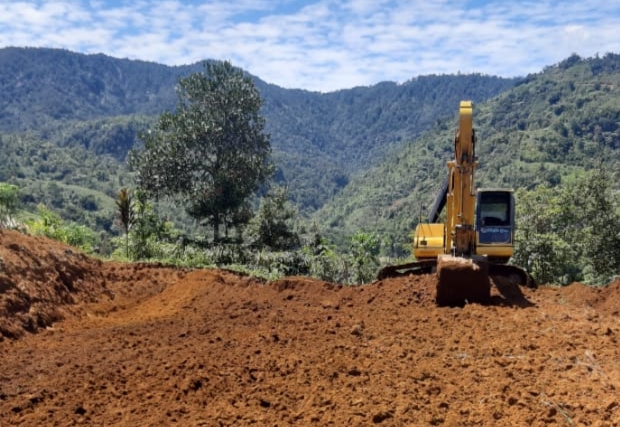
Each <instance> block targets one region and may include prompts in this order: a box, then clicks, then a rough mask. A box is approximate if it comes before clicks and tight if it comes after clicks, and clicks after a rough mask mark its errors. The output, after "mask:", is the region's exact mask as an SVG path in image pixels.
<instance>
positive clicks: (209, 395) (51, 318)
mask: <svg viewBox="0 0 620 427" xmlns="http://www.w3.org/2000/svg"><path fill="white" fill-rule="evenodd" d="M0 260H1V264H0V366H1V367H2V368H1V370H0V426H68V425H80V424H81V425H106V426H147V425H180V426H245V425H257V426H263V425H269V426H288V425H317V426H325V425H333V426H343V425H348V426H367V425H374V424H380V425H382V426H428V425H443V426H474V425H476V426H515V425H522V426H546V425H557V426H570V425H575V426H599V427H601V426H619V425H620V348H619V345H618V344H619V340H620V317H619V311H620V281H617V282H615V283H612V284H611V285H609V286H608V287H606V288H602V289H593V288H589V287H586V286H584V285H581V284H573V285H571V286H568V287H565V288H553V287H541V288H539V289H538V290H530V289H526V288H523V289H515V288H510V286H509V285H506V284H497V283H496V284H495V286H494V287H493V289H492V301H491V303H490V304H487V305H478V304H469V305H466V306H465V307H464V308H438V307H436V306H435V304H434V290H435V286H436V278H435V276H432V275H426V276H416V277H407V278H398V279H389V280H384V281H381V282H377V283H374V284H372V285H365V286H356V287H346V286H340V285H336V284H330V283H325V282H321V281H318V280H313V279H308V278H303V277H289V278H286V279H282V280H278V281H275V282H270V283H263V282H261V281H258V280H255V279H252V278H248V277H241V276H238V275H235V274H232V273H229V272H225V271H217V270H196V271H183V270H175V269H171V268H165V267H161V266H157V265H149V264H136V265H134V264H119V263H112V262H100V261H97V260H93V259H90V258H88V257H85V256H83V255H81V254H79V253H78V252H77V251H76V250H74V249H70V248H68V247H66V246H63V245H61V244H58V243H55V242H52V241H49V240H46V239H42V238H33V237H28V236H24V235H21V234H18V233H14V232H10V231H1V232H0Z"/></svg>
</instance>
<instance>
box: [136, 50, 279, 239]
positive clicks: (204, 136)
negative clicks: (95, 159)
mask: <svg viewBox="0 0 620 427" xmlns="http://www.w3.org/2000/svg"><path fill="white" fill-rule="evenodd" d="M177 93H178V98H179V99H178V105H177V109H176V111H175V112H174V113H170V112H166V113H164V114H162V115H161V116H160V118H159V121H158V122H157V124H156V125H155V127H154V129H152V130H149V131H147V132H143V133H141V134H140V139H141V140H142V142H143V143H144V147H143V149H140V150H132V151H131V152H130V156H129V164H130V166H131V167H132V169H134V170H136V171H137V179H138V185H139V186H140V187H141V188H143V189H144V190H146V191H147V192H149V194H151V195H155V196H168V197H173V198H180V199H181V200H182V201H183V202H184V203H185V207H186V210H187V212H188V213H189V214H190V215H191V216H193V217H194V218H196V219H198V220H199V221H201V222H206V223H208V224H209V225H211V226H212V227H213V236H214V240H216V241H217V240H219V234H220V232H219V227H220V225H221V224H224V223H225V221H226V218H231V217H236V215H235V214H236V213H238V212H239V211H240V210H242V209H244V208H245V207H246V201H247V199H248V198H249V197H250V196H251V195H252V194H253V193H254V192H255V191H256V190H257V189H258V188H259V187H260V185H261V184H262V183H263V182H264V181H265V180H266V179H267V178H268V177H269V176H270V175H271V173H272V170H273V168H272V164H271V159H270V154H271V145H270V142H269V137H268V135H267V134H265V132H264V126H265V120H264V118H263V117H262V116H261V114H260V111H259V110H260V107H261V104H262V100H261V98H260V96H259V93H258V90H257V89H256V87H255V86H254V84H253V82H252V80H251V79H250V78H249V77H247V76H244V74H243V72H242V71H241V70H239V69H237V68H234V67H233V66H232V65H231V64H230V63H229V62H207V63H206V64H205V71H204V72H203V73H195V74H192V75H190V76H189V77H187V78H183V79H180V80H179V85H178V88H177ZM248 219H249V218H248Z"/></svg>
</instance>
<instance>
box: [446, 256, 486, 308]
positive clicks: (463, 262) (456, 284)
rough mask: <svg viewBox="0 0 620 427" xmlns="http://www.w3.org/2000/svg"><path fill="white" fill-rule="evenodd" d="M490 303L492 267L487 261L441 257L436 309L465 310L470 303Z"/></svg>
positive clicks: (475, 258)
mask: <svg viewBox="0 0 620 427" xmlns="http://www.w3.org/2000/svg"><path fill="white" fill-rule="evenodd" d="M490 299H491V280H490V278H489V264H488V262H487V260H486V259H485V258H484V257H474V258H463V257H454V256H451V255H441V256H439V257H438V259H437V293H436V295H435V302H436V304H437V305H439V306H451V307H462V306H464V305H465V304H467V303H481V304H485V303H488V302H489V301H490Z"/></svg>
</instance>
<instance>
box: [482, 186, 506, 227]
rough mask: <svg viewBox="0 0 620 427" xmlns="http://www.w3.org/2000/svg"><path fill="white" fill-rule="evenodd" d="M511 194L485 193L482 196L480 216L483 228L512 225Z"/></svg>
mask: <svg viewBox="0 0 620 427" xmlns="http://www.w3.org/2000/svg"><path fill="white" fill-rule="evenodd" d="M510 200H511V197H510V193H508V192H497V193H494V192H484V193H481V194H480V204H479V215H480V222H481V224H482V225H483V226H498V225H499V226H502V225H503V226H506V225H510Z"/></svg>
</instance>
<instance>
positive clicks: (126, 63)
mask: <svg viewBox="0 0 620 427" xmlns="http://www.w3.org/2000/svg"><path fill="white" fill-rule="evenodd" d="M202 69H203V67H202V64H192V65H187V66H182V67H168V66H165V65H161V64H155V63H148V62H143V61H132V60H128V59H116V58H111V57H108V56H105V55H83V54H78V53H73V52H69V51H66V50H57V49H40V48H5V49H0V90H1V92H0V93H1V94H2V95H1V96H0V135H1V136H2V143H3V145H4V146H5V147H6V150H5V157H4V159H3V160H2V161H1V163H0V166H1V167H2V170H3V172H2V174H3V176H4V179H14V180H15V181H16V183H17V184H19V185H20V186H21V187H23V188H24V190H25V191H24V192H25V193H28V194H31V195H32V196H31V197H30V196H29V198H28V200H27V201H29V202H31V203H39V202H45V203H47V204H50V203H51V197H52V196H51V194H54V195H55V196H54V197H56V196H58V195H59V194H61V195H62V194H64V195H65V196H66V198H65V200H64V201H63V200H56V201H55V203H54V205H55V206H57V207H62V206H65V205H70V204H71V203H72V200H74V199H75V198H76V197H78V196H76V195H75V194H73V193H72V191H74V190H75V189H76V188H79V187H80V186H82V185H87V184H85V183H86V182H90V181H92V179H91V178H92V177H93V175H97V176H98V178H97V179H94V184H95V186H94V187H92V186H91V187H88V186H87V187H86V188H87V190H88V192H91V191H93V190H96V191H98V192H100V193H103V194H107V195H108V196H114V194H115V193H114V191H117V190H118V188H119V186H120V185H130V182H128V181H130V180H129V178H128V176H127V171H126V170H125V169H124V161H125V157H126V154H127V152H128V150H129V149H131V148H132V147H133V146H134V144H135V143H136V134H137V133H138V132H140V131H142V130H145V129H147V128H148V127H149V126H151V125H152V124H153V122H154V120H155V119H156V118H157V116H158V115H159V114H160V113H161V112H163V111H166V110H172V109H174V108H175V105H176V100H177V98H176V94H175V85H176V83H177V81H178V78H179V77H182V76H186V75H188V74H190V73H192V72H196V71H201V70H202ZM254 81H255V84H256V86H257V88H258V89H259V91H260V92H261V96H262V98H263V99H264V106H263V113H264V115H265V117H266V119H267V131H268V132H269V133H270V135H271V143H272V147H273V157H274V160H275V163H276V166H277V169H278V172H277V174H276V179H277V180H278V181H280V182H281V183H285V184H286V185H287V186H288V188H289V193H290V195H291V197H292V198H293V200H294V201H295V202H296V204H297V205H298V207H299V208H300V210H301V211H302V212H303V213H306V214H310V213H311V212H313V211H314V210H316V209H318V208H320V207H321V206H322V205H323V203H324V202H325V201H326V200H328V199H329V198H331V197H332V196H333V195H335V194H337V193H338V192H339V191H340V190H341V189H342V188H344V187H345V186H346V185H347V183H348V182H349V177H350V175H351V174H352V173H355V172H356V171H357V170H358V169H359V168H366V167H368V165H369V164H373V163H375V162H377V161H379V160H380V159H381V157H382V156H383V155H384V153H385V152H386V151H387V150H389V149H390V147H398V146H400V145H401V144H402V143H403V142H404V141H407V140H411V139H412V138H414V137H415V136H417V135H419V134H420V133H421V132H422V131H423V130H425V129H427V128H428V127H430V126H431V124H432V123H433V122H435V121H437V119H438V118H440V117H442V116H445V115H446V114H450V111H451V109H452V107H453V105H454V104H455V103H458V101H459V100H460V99H462V98H467V99H473V100H474V101H481V100H483V99H486V98H488V97H491V96H494V95H496V94H498V93H500V92H502V91H504V90H506V89H508V88H510V87H512V86H514V84H515V83H516V82H517V81H518V80H516V79H502V78H498V77H491V76H482V75H458V76H424V77H418V78H415V79H412V80H411V81H408V82H406V83H404V84H395V83H390V82H384V83H381V84H377V85H374V86H369V87H358V88H354V89H350V90H341V91H338V92H333V93H325V94H323V93H317V92H308V91H304V90H289V89H283V88H280V87H277V86H275V85H271V84H267V83H265V82H263V81H262V80H260V79H258V78H256V77H254ZM46 147H47V148H46ZM48 151H49V154H46V153H47V152H48ZM52 153H53V154H52ZM22 156H25V157H22ZM50 156H51V157H50ZM84 156H86V157H88V159H90V160H88V161H86V160H84V161H81V162H78V163H76V162H75V161H74V159H76V158H83V157H84ZM89 156H90V157H89ZM93 156H94V157H93ZM100 156H104V157H101V158H106V159H107V160H105V161H101V162H100V163H101V166H97V167H92V165H95V164H97V163H98V162H99V160H98V158H99V157H100ZM115 162H116V163H115ZM86 165H88V169H83V166H86ZM120 171H122V176H123V178H122V179H119V178H118V176H117V174H119V173H121V172H120ZM119 181H122V182H123V184H120V183H119ZM50 183H54V185H56V186H60V188H61V189H64V188H65V187H63V186H69V187H68V188H69V189H71V190H70V191H68V192H62V191H53V192H47V191H45V188H46V186H47V185H49V184H50ZM91 184H93V183H92V182H91ZM91 184H88V185H91ZM75 186H77V187H75ZM37 189H40V191H39V190H37ZM35 190H37V191H35ZM72 194H73V195H72ZM109 202H110V201H109V200H108V201H107V202H106V203H103V204H104V205H108V204H109ZM95 212H96V211H95ZM82 216H83V215H82ZM70 219H74V220H80V219H83V218H81V217H80V216H79V212H73V214H72V215H71V216H70Z"/></svg>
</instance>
